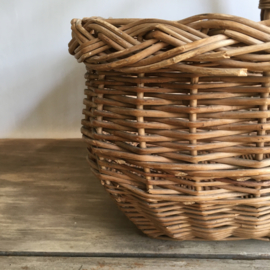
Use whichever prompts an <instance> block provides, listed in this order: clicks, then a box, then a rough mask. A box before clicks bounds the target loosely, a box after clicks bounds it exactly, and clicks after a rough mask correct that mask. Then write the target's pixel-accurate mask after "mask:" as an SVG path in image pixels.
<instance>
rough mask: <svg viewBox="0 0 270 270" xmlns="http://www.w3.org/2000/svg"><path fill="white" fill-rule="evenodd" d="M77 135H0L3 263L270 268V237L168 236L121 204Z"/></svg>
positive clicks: (28, 267)
mask: <svg viewBox="0 0 270 270" xmlns="http://www.w3.org/2000/svg"><path fill="white" fill-rule="evenodd" d="M85 156H86V149H85V145H84V143H83V142H82V141H81V140H79V139H73V140H43V139H42V140H41V139H36V140H25V139H24V140H23V139H21V140H15V139H6V140H0V180H1V181H0V183H1V189H0V215H1V218H0V231H1V236H0V237H1V239H0V255H1V256H0V266H1V267H0V269H12V270H13V269H20V270H22V269H24V270H34V269H35V270H36V269H50V270H53V269H57V270H58V269H76V270H90V269H102V270H107V269H165V270H166V269H187V270H188V269H234V270H235V269H242V268H243V267H246V268H247V269H270V243H269V242H261V241H254V240H250V241H232V242H226V241H224V242H194V241H185V242H178V241H163V240H155V239H150V238H147V237H146V236H144V235H143V234H142V233H141V232H140V231H139V230H138V229H137V228H136V227H135V226H134V225H133V224H132V223H131V222H130V221H129V220H128V219H127V218H126V217H125V216H124V215H123V214H122V213H121V212H120V210H119V209H118V208H117V206H116V204H115V203H114V202H113V201H112V200H111V199H110V198H109V195H108V194H107V193H106V192H105V190H104V189H103V187H102V186H101V184H100V183H99V181H98V180H97V179H96V178H95V177H94V176H93V175H92V174H91V172H90V169H89V165H88V164H87V162H86V160H85Z"/></svg>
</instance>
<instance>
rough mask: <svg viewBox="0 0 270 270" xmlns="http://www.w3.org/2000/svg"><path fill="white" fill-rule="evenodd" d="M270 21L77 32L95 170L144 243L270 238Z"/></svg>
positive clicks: (206, 19) (78, 27)
mask: <svg viewBox="0 0 270 270" xmlns="http://www.w3.org/2000/svg"><path fill="white" fill-rule="evenodd" d="M268 25H270V20H267V21H263V22H261V23H257V22H253V21H250V20H247V19H244V18H240V17H235V16H229V15H222V14H203V15H198V16H193V17H190V18H187V19H184V20H182V21H178V22H175V21H165V20H157V19H108V20H104V19H100V18H94V17H92V18H84V19H83V20H79V19H73V20H72V40H71V42H70V43H69V51H70V53H71V54H73V55H74V56H75V58H76V59H77V60H78V62H84V63H85V65H86V68H87V73H86V75H85V78H86V86H87V89H86V90H85V95H86V99H85V100H84V104H85V105H86V108H85V109H84V110H83V113H84V115H85V119H84V120H82V125H83V127H82V133H83V137H84V139H85V141H86V143H87V145H88V162H89V163H90V165H91V167H92V170H93V172H94V173H95V175H96V176H97V177H98V178H99V179H100V180H101V183H102V184H103V185H104V186H105V188H106V190H107V191H108V192H109V193H110V194H111V195H112V197H113V198H114V199H115V200H116V201H117V203H118V205H119V207H120V208H121V210H122V211H123V212H124V213H125V214H126V215H127V216H128V217H129V218H130V219H131V220H132V221H133V222H134V223H135V224H136V225H137V226H138V227H139V228H140V229H141V230H142V231H143V232H144V233H146V234H147V235H149V236H151V237H155V238H164V237H170V238H174V239H179V240H187V239H204V240H224V239H226V240H235V239H246V238H254V239H261V240H267V239H268V237H270V181H269V176H270V167H269V165H270V136H269V135H268V131H269V130H270V124H269V121H268V118H269V117H270V111H269V110H268V105H269V104H270V99H269V89H270V88H269V87H270V73H269V71H270V54H269V52H270V28H269V27H268Z"/></svg>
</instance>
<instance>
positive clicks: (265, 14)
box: [256, 1, 270, 198]
mask: <svg viewBox="0 0 270 270" xmlns="http://www.w3.org/2000/svg"><path fill="white" fill-rule="evenodd" d="M267 2H268V1H260V6H261V5H262V6H261V8H262V11H261V20H268V19H270V9H268V8H270V4H269V3H267ZM268 5H269V6H268ZM264 7H266V8H264ZM263 75H264V76H267V77H270V72H264V73H263ZM263 86H264V87H270V83H265V84H263ZM268 97H269V93H262V94H261V98H268ZM267 110H268V105H261V106H260V111H267ZM266 122H267V118H261V119H259V123H266ZM258 135H266V130H264V129H262V130H259V131H258ZM257 146H258V147H264V142H259V143H257ZM263 157H264V154H263V153H261V154H257V155H256V159H257V160H259V161H260V160H263ZM256 189H257V190H258V192H260V190H261V186H257V187H256ZM260 196H261V195H260V194H256V197H257V198H259V197H260Z"/></svg>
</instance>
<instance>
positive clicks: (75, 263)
mask: <svg viewBox="0 0 270 270" xmlns="http://www.w3.org/2000/svg"><path fill="white" fill-rule="evenodd" d="M0 264H1V267H2V268H3V269H9V270H47V269H50V270H67V269H68V270H100V269H102V270H122V269H123V270H126V269H134V270H136V269H140V270H141V269H149V270H156V269H158V270H159V269H160V270H161V269H162V270H173V269H184V270H191V269H192V270H202V269H213V270H223V269H226V270H242V269H256V270H268V269H270V266H269V261H265V260H255V261H239V260H208V259H206V260H196V259H162V258H158V259H146V258H143V259H142V258H121V259H119V258H63V257H60V258H55V257H47V258H42V257H28V258H25V257H8V258H7V257H6V258H0Z"/></svg>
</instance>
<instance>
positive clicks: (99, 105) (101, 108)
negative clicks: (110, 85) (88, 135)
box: [96, 75, 111, 185]
mask: <svg viewBox="0 0 270 270" xmlns="http://www.w3.org/2000/svg"><path fill="white" fill-rule="evenodd" d="M104 79H105V75H99V76H98V80H104ZM103 88H104V84H99V85H98V89H103ZM97 97H98V98H103V94H98V95H97ZM97 110H98V111H102V110H103V104H100V103H99V104H98V105H97ZM102 120H103V116H100V115H99V116H97V121H100V122H101V121H102ZM96 131H97V134H102V127H97V128H96ZM98 159H99V160H103V158H102V157H99V158H98ZM100 168H101V170H106V168H105V167H104V166H101V167H100ZM106 184H107V185H110V184H111V183H110V181H108V180H106Z"/></svg>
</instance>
